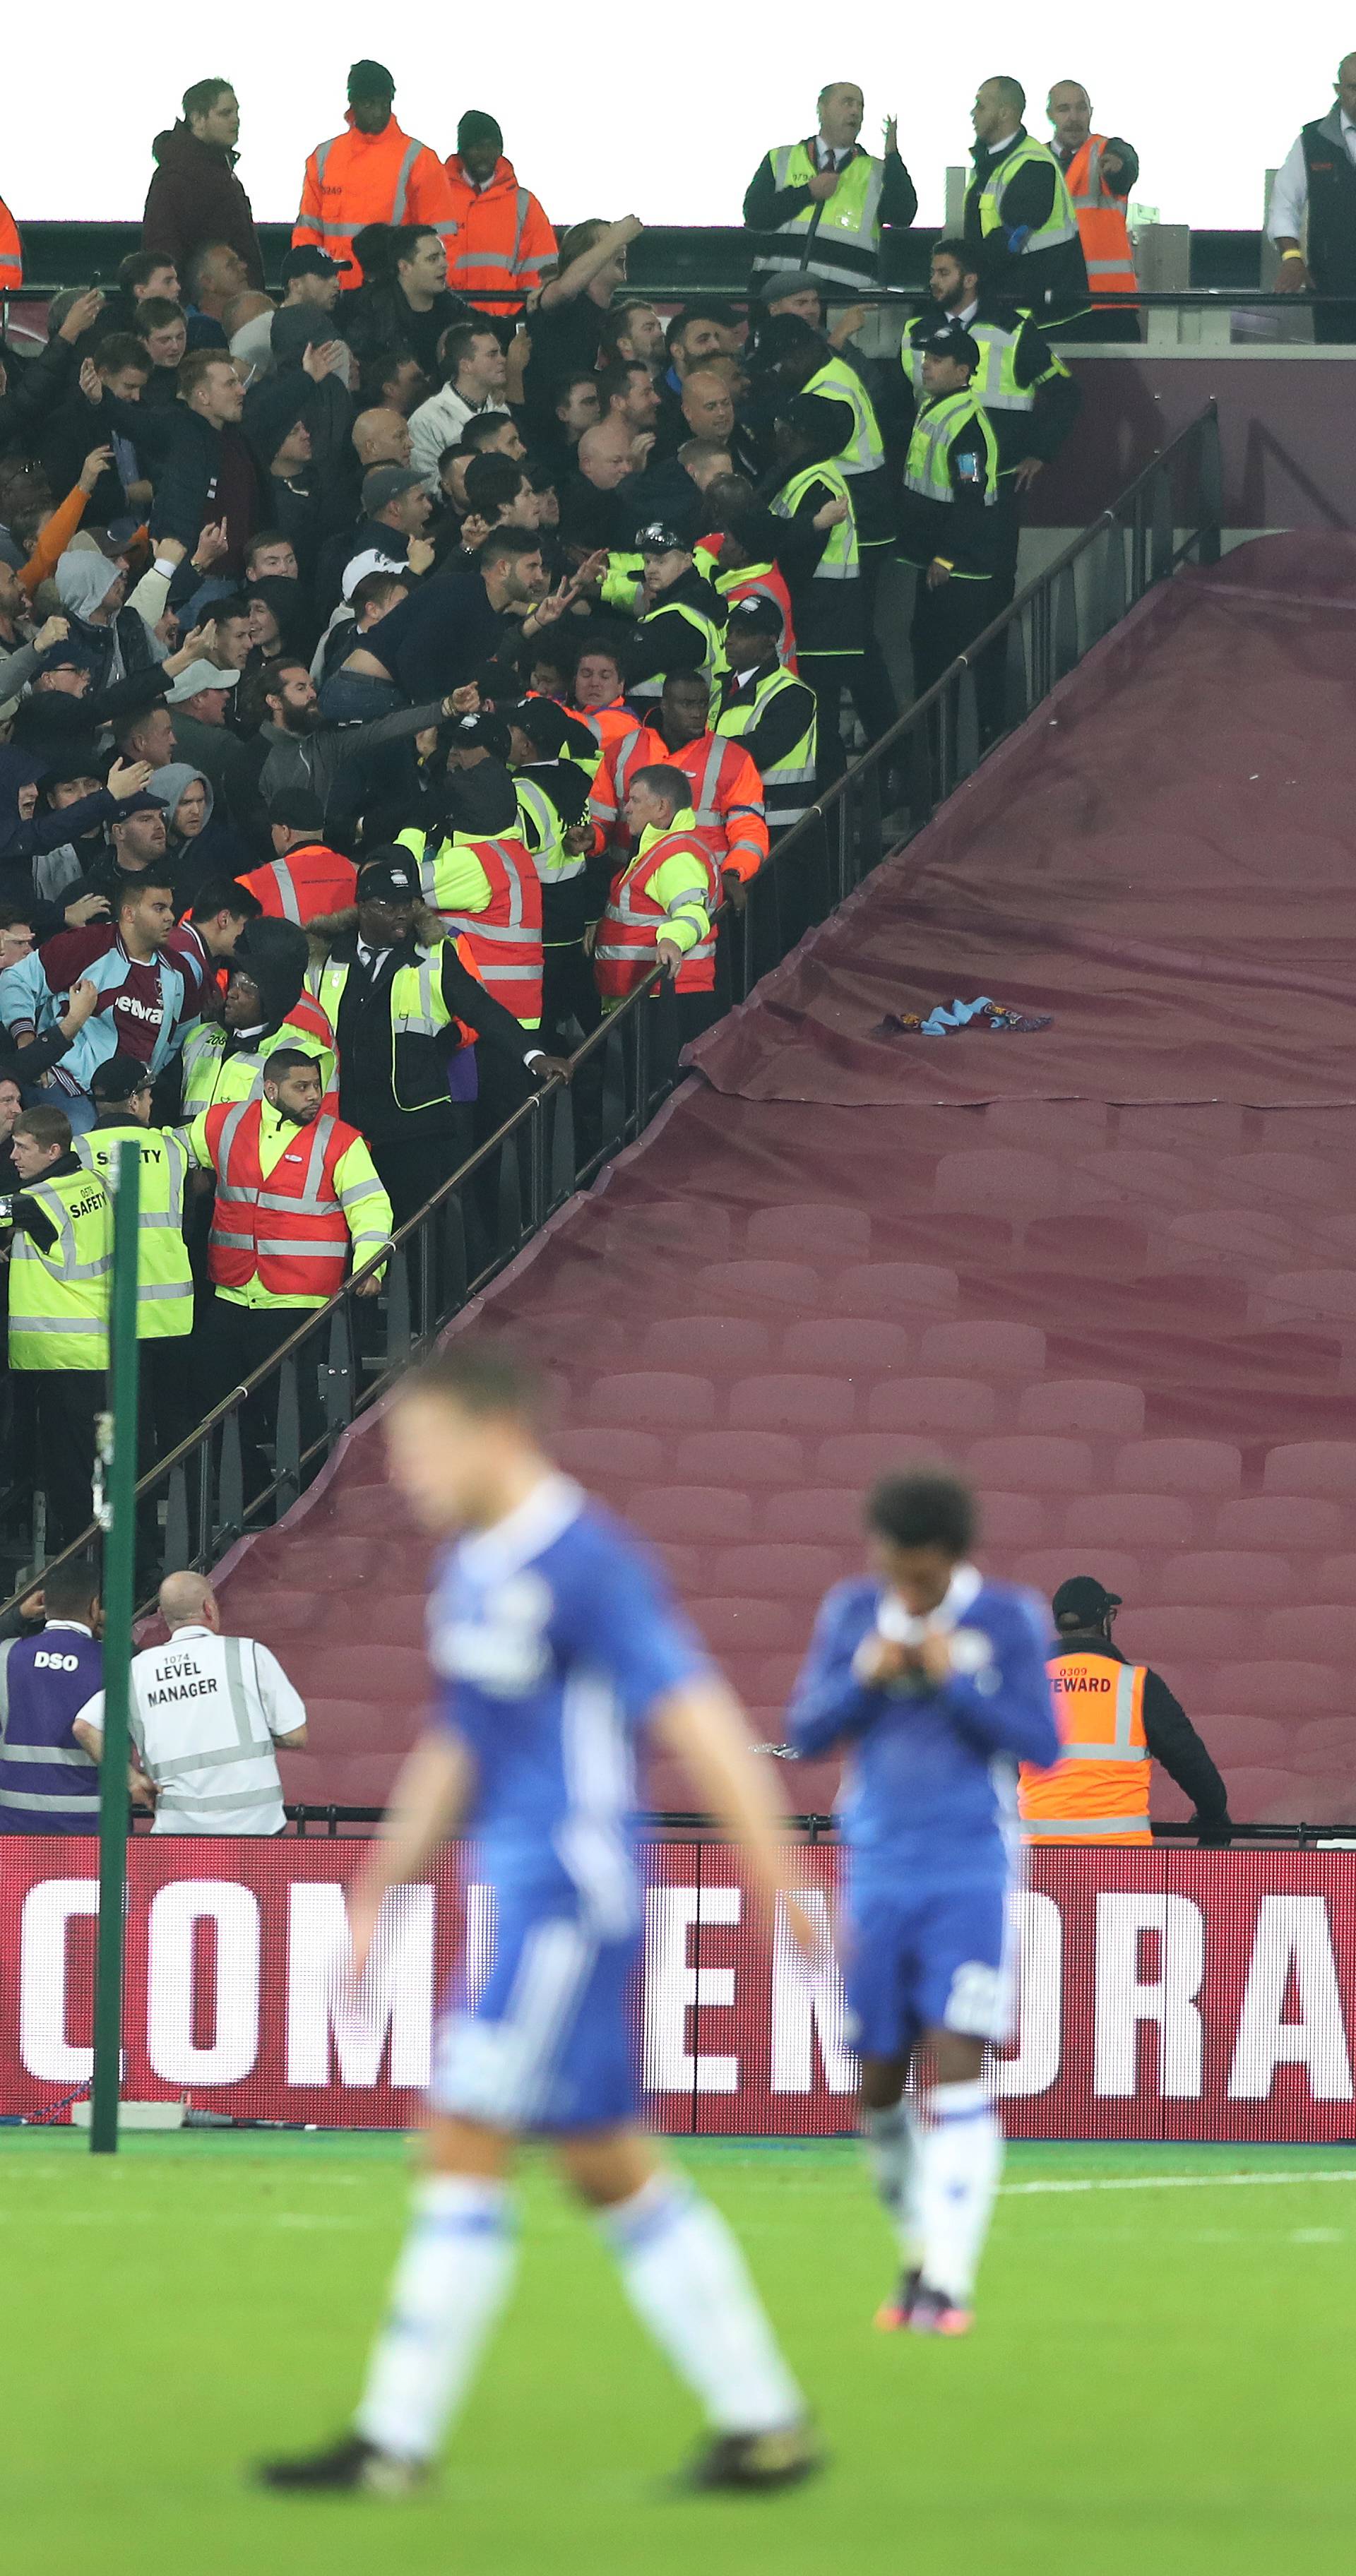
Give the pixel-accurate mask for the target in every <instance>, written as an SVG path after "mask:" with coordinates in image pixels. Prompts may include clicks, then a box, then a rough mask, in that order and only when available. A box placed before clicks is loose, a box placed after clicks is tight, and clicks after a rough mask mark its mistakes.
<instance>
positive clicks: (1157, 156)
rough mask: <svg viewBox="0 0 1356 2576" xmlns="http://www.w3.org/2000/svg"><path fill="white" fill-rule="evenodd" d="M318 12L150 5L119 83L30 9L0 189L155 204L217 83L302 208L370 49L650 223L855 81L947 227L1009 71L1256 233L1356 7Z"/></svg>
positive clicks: (1173, 188)
mask: <svg viewBox="0 0 1356 2576" xmlns="http://www.w3.org/2000/svg"><path fill="white" fill-rule="evenodd" d="M319 15H320V16H321V17H322V18H323V27H321V26H318V24H317V13H315V12H312V11H297V10H287V9H285V8H278V7H277V6H276V5H274V6H271V7H268V8H265V7H264V5H263V0H236V5H233V6H228V7H226V8H223V9H221V10H219V11H212V12H197V11H190V10H186V9H184V8H183V7H182V5H181V0H140V5H139V7H138V9H137V11H136V13H135V36H136V41H135V45H134V48H133V51H134V53H135V57H136V63H137V69H136V70H135V72H132V71H126V72H124V73H119V72H117V71H116V70H114V71H113V72H110V71H109V69H108V61H109V57H108V51H107V47H106V46H105V45H103V44H100V43H96V44H95V45H94V46H93V47H92V48H89V49H85V48H83V47H82V46H81V44H80V43H79V40H78V34H77V31H76V29H75V28H74V26H72V28H71V34H72V37H73V39H74V40H75V41H73V42H72V46H71V50H70V54H69V56H68V57H67V58H65V59H63V63H62V68H61V78H60V82H59V89H58V92H54V91H53V89H52V50H51V48H52V21H51V20H50V19H48V18H47V17H46V15H45V12H43V11H41V10H37V9H23V10H21V9H19V8H18V7H17V6H16V7H15V8H14V9H13V11H12V14H10V16H9V19H8V24H7V27H6V34H5V48H4V51H5V89H6V93H7V96H8V98H9V99H10V101H11V102H12V103H15V104H17V103H18V102H22V101H28V102H34V101H41V100H53V99H55V101H56V104H55V106H54V109H53V111H52V112H51V113H49V112H47V111H46V110H44V112H42V113H41V114H40V113H38V112H37V111H36V109H34V111H33V112H32V113H23V114H17V113H16V114H10V115H7V116H6V117H5V119H4V124H3V130H2V131H0V195H3V197H4V198H5V200H6V202H7V203H8V204H9V206H10V207H11V208H12V209H13V211H14V213H15V214H16V215H17V216H18V217H19V219H20V221H21V222H22V221H23V219H24V218H25V217H29V218H33V217H47V218H60V217H62V216H66V217H85V218H98V217H104V218H109V219H112V218H123V219H127V218H131V217H135V216H138V215H139V214H140V212H141V207H142V202H143V199H144V195H145V190H146V184H147V180H148V178H149V175H150V169H151V161H150V142H151V137H152V135H153V134H154V133H155V132H156V131H157V130H158V129H159V128H160V127H162V126H166V125H170V124H172V123H173V121H174V118H175V116H176V114H177V112H178V110H177V102H178V97H179V93H180V92H181V91H182V90H183V89H184V88H185V87H186V86H187V84H188V83H189V82H190V81H193V80H196V79H199V78H201V77H203V76H204V75H207V74H211V73H215V72H220V73H222V74H223V75H224V77H226V78H227V79H230V80H232V81H233V82H234V84H235V87H236V89H237V91H238V93H239V97H240V102H241V111H242V121H241V157H240V165H239V166H240V176H241V178H242V180H243V181H244V183H245V186H246V187H247V188H248V190H249V192H250V195H251V197H252V199H253V202H254V210H255V214H256V216H257V217H259V218H260V219H261V220H287V219H289V218H290V217H291V216H292V215H293V214H295V211H296V205H297V198H298V194H299V190H300V185H301V173H302V167H303V164H304V161H305V157H306V154H307V152H308V151H309V150H310V148H311V146H312V145H313V144H315V143H316V142H318V141H320V140H321V138H322V137H323V136H325V135H327V134H333V133H335V132H336V131H337V130H338V128H339V126H340V123H341V121H342V116H343V108H344V79H345V74H346V71H347V67H348V64H349V62H350V61H351V60H352V59H353V58H354V57H355V56H357V55H360V54H370V53H376V54H377V55H379V56H380V58H381V60H383V61H384V62H385V63H386V64H387V65H388V67H389V68H390V70H391V72H392V73H393V74H394V76H395V80H396V83H397V93H398V94H397V99H396V114H397V116H398V117H399V119H400V122H401V123H402V125H404V126H405V127H406V129H407V130H408V131H409V132H411V133H414V134H417V135H418V136H419V137H420V138H421V139H422V140H423V141H424V142H426V143H429V144H431V145H432V146H433V147H434V149H435V150H436V151H438V152H439V153H440V154H446V153H448V152H450V151H451V150H452V148H453V146H454V143H455V140H456V123H457V117H458V115H459V114H460V113H461V111H462V109H463V108H465V107H485V108H488V109H489V110H490V111H491V112H492V113H493V114H494V115H496V116H497V117H498V119H499V122H500V124H501V125H502V126H503V128H504V133H505V137H506V148H507V150H508V154H509V157H510V159H511V160H512V161H514V162H515V164H516V166H517V169H518V174H519V177H520V178H521V179H522V180H524V181H525V182H526V184H527V185H528V186H529V187H531V188H533V189H535V191H536V193H537V195H538V196H540V197H541V198H542V200H543V202H544V204H545V206H546V208H547V212H548V213H549V214H551V215H552V216H553V217H554V218H556V219H557V220H563V221H566V222H569V221H572V220H574V219H575V218H577V217H580V216H583V215H593V214H601V215H607V216H615V215H621V214H625V213H628V212H635V213H636V214H639V215H641V216H642V217H645V218H648V219H649V220H650V221H652V222H654V223H697V222H703V223H724V224H728V223H738V221H739V219H740V202H741V199H742V196H743V192H744V188H745V186H746V184H747V182H748V180H749V179H750V178H751V176H752V174H753V171H754V169H755V168H756V166H757V164H758V161H759V160H760V158H761V156H762V154H763V153H764V152H765V151H766V150H767V148H768V146H769V145H770V144H773V143H784V142H791V141H793V140H795V138H796V137H797V136H799V135H802V134H805V133H807V132H808V131H809V130H810V128H811V126H812V125H813V122H814V96H815V93H816V92H817V90H818V88H819V87H820V85H821V82H822V80H824V79H856V80H861V81H862V82H863V85H864V87H865V90H866V98H867V123H866V127H865V128H864V139H866V140H868V141H869V140H871V139H873V138H874V137H875V135H877V134H878V133H879V130H880V121H881V118H882V117H883V116H884V115H885V114H886V112H887V111H888V110H889V109H891V108H893V109H895V110H896V111H897V113H898V116H899V139H900V150H901V151H902V153H903V155H904V159H905V161H906V162H907V164H908V166H909V168H910V170H911V171H912V173H913V177H914V182H915V185H916V187H917V189H918V194H919V200H920V219H921V220H922V221H923V222H928V223H931V222H936V223H940V221H941V217H942V211H943V186H944V181H943V172H944V170H945V167H946V165H947V164H948V163H949V162H960V161H963V160H964V158H965V154H966V150H967V147H968V144H969V141H970V125H969V118H968V108H969V105H970V101H971V99H972V98H973V95H974V89H975V84H976V81H977V80H978V79H980V78H983V77H984V76H985V75H986V74H988V73H991V72H999V71H1007V72H1012V73H1013V74H1015V76H1016V77H1017V78H1018V79H1019V80H1021V81H1022V82H1023V84H1024V86H1025V88H1026V91H1027V95H1028V98H1029V100H1030V101H1031V102H1032V104H1031V109H1030V111H1029V116H1028V121H1029V123H1030V124H1031V127H1032V130H1033V132H1035V133H1037V134H1040V135H1042V136H1044V134H1045V133H1046V132H1047V130H1048V129H1047V126H1046V122H1045V119H1044V116H1043V114H1042V113H1041V111H1042V110H1043V108H1044V102H1045V97H1046V93H1047V91H1048V88H1049V86H1050V83H1051V82H1052V81H1053V80H1057V79H1061V78H1070V79H1076V80H1081V81H1082V82H1083V83H1084V85H1085V87H1086V88H1087V89H1089V90H1090V92H1091V94H1092V98H1093V107H1094V121H1095V123H1096V125H1097V128H1098V130H1099V131H1101V132H1103V133H1121V134H1124V135H1125V136H1126V137H1127V138H1128V139H1129V141H1130V142H1132V143H1133V144H1134V145H1135V146H1136V148H1137V149H1138V151H1139V154H1140V159H1141V164H1142V172H1141V177H1140V182H1139V187H1138V190H1137V192H1136V193H1137V195H1138V197H1139V199H1140V200H1141V201H1142V202H1143V203H1145V204H1147V205H1152V206H1156V207H1157V208H1158V209H1159V211H1160V213H1161V215H1162V217H1163V220H1164V221H1165V222H1169V223H1191V224H1197V225H1203V226H1204V225H1209V226H1214V225H1224V226H1255V225H1257V224H1259V223H1260V221H1261V213H1262V193H1263V173H1264V171H1265V170H1266V169H1267V167H1268V166H1272V165H1274V164H1276V163H1277V162H1279V161H1280V160H1281V159H1282V158H1283V157H1284V154H1285V152H1286V150H1287V149H1288V147H1289V145H1290V143H1291V142H1292V141H1293V140H1294V137H1295V135H1296V133H1297V132H1298V130H1299V127H1300V126H1301V124H1303V123H1304V122H1305V120H1306V119H1308V118H1309V117H1313V116H1320V115H1322V114H1323V113H1324V112H1325V110H1326V108H1327V107H1328V106H1329V105H1330V104H1331V101H1332V80H1333V75H1334V71H1335V68H1336V63H1337V58H1338V56H1339V54H1340V53H1341V52H1342V51H1343V49H1344V47H1345V46H1351V45H1353V44H1356V7H1353V8H1350V9H1346V8H1343V9H1339V8H1338V7H1336V6H1335V5H1333V0H1315V5H1312V6H1310V7H1309V8H1307V9H1306V10H1304V11H1303V12H1301V13H1300V15H1299V16H1298V17H1297V19H1296V22H1295V25H1294V28H1293V29H1292V34H1293V36H1294V39H1295V41H1294V42H1293V43H1292V42H1291V41H1290V39H1289V38H1288V37H1282V36H1281V35H1280V33H1279V26H1280V22H1279V21H1277V19H1276V17H1275V13H1274V11H1270V10H1268V11H1266V12H1265V13H1264V12H1263V10H1262V8H1261V7H1260V6H1259V5H1258V0H1243V5H1242V6H1241V7H1240V8H1238V9H1236V10H1234V11H1233V12H1232V13H1231V14H1230V16H1229V19H1228V21H1227V26H1226V25H1225V24H1224V23H1223V22H1222V20H1221V17H1220V15H1219V13H1218V11H1217V9H1214V8H1211V7H1209V6H1207V5H1206V0H1186V5H1185V7H1183V6H1182V5H1180V0H1140V5H1139V7H1137V8H1135V9H1133V10H1132V11H1131V12H1130V13H1129V14H1128V15H1127V16H1121V15H1120V14H1119V13H1117V12H1114V11H1110V12H1103V13H1102V15H1101V20H1100V23H1098V21H1097V13H1095V12H1094V13H1090V12H1089V11H1088V9H1087V7H1086V0H1079V5H1078V6H1074V5H1073V0H1046V5H1045V6H1044V7H1043V8H1042V9H1041V10H1040V11H1039V12H1031V13H1027V12H1023V11H1014V10H1013V9H1012V8H1011V6H1010V5H1008V0H1003V5H1001V6H1000V5H999V0H970V5H969V7H968V8H967V9H965V10H963V11H962V12H961V13H960V15H959V17H958V16H957V14H956V13H955V12H954V11H943V12H941V13H940V14H939V15H937V16H936V19H935V29H936V32H935V33H934V34H932V35H929V34H927V33H926V32H925V29H924V24H923V22H924V20H925V17H926V13H925V12H923V11H921V10H918V11H909V12H906V13H901V12H900V11H899V10H898V9H896V8H894V7H891V8H888V9H887V8H886V7H885V6H883V5H882V0H860V5H859V7H858V9H857V11H856V12H855V13H854V16H853V19H852V21H851V38H850V41H849V43H848V44H846V45H845V46H844V47H843V48H841V49H839V48H837V47H836V46H835V47H832V48H826V46H825V45H824V43H823V40H822V29H823V18H822V12H821V11H820V10H819V9H818V8H815V9H814V10H813V11H812V10H811V8H810V7H809V6H808V5H807V0H790V5H789V6H784V7H780V8H773V9H765V8H755V9H749V10H741V9H736V8H734V7H730V8H728V9H727V10H726V11H725V13H724V15H723V18H722V20H721V22H720V23H719V26H717V25H716V24H715V22H713V21H712V19H711V18H710V16H709V14H707V15H703V14H702V13H701V12H698V13H696V14H695V15H694V14H693V13H692V12H690V11H689V12H687V13H683V12H681V11H680V12H678V13H676V14H675V13H673V12H672V11H669V12H665V11H664V10H663V9H662V8H661V9H660V10H658V12H656V10H655V8H654V6H653V0H643V5H641V6H640V7H639V8H638V9H635V8H633V9H629V10H622V11H620V12H618V11H616V10H613V11H607V12H602V13H597V12H594V13H590V12H589V11H588V10H587V9H584V10H582V11H572V10H570V9H568V8H565V9H562V8H561V6H560V5H559V0H550V5H547V0H515V5H511V6H510V7H508V8H507V9H504V10H500V9H495V8H493V7H486V8H483V9H468V10H465V11H457V12H456V13H455V14H454V13H453V12H452V11H451V10H450V9H449V10H447V11H446V12H441V11H440V12H437V13H435V12H434V11H432V10H430V11H428V12H427V13H426V14H425V13H422V12H421V13H420V18H421V19H422V23H418V22H417V21H416V17H415V13H414V12H413V11H409V10H402V11H399V12H395V11H393V12H392V17H391V22H390V25H389V29H388V30H387V31H386V32H385V33H383V32H382V23H383V22H382V13H375V14H374V12H373V10H372V8H371V6H370V0H326V7H325V9H324V11H323V13H319ZM647 28H648V30H649V34H648V35H647ZM609 29H610V30H611V33H612V35H613V36H614V37H615V50H614V52H613V55H612V58H611V61H609V58H608V55H607V52H606V50H605V45H606V36H607V31H608V30H609ZM663 31H666V32H663ZM684 49H685V53H684ZM647 67H648V68H647ZM722 97H723V98H724V99H727V100H728V101H730V102H731V105H730V106H729V107H723V106H722Z"/></svg>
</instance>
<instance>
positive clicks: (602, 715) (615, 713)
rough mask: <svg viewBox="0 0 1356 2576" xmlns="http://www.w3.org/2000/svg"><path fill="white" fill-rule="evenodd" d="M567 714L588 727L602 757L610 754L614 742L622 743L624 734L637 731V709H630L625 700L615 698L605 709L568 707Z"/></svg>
mask: <svg viewBox="0 0 1356 2576" xmlns="http://www.w3.org/2000/svg"><path fill="white" fill-rule="evenodd" d="M565 713H566V714H567V715H568V716H577V717H578V719H579V722H580V723H581V724H586V725H587V726H588V729H589V732H590V733H591V734H592V736H593V739H594V741H595V742H596V743H597V745H598V750H599V753H600V755H601V754H603V753H606V752H609V751H610V750H611V748H612V745H613V743H614V742H620V741H621V738H622V736H623V734H628V733H634V732H635V729H636V712H635V709H634V707H628V705H627V703H626V700H625V698H613V700H612V701H611V704H610V705H608V706H605V707H567V708H566V710H565Z"/></svg>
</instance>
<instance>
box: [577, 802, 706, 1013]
mask: <svg viewBox="0 0 1356 2576" xmlns="http://www.w3.org/2000/svg"><path fill="white" fill-rule="evenodd" d="M675 823H676V825H677V828H676V829H674V830H670V831H667V832H664V831H658V830H656V829H655V828H654V827H653V826H650V827H649V828H648V829H647V830H646V831H645V832H644V833H643V834H642V835H641V846H640V851H639V854H638V856H637V857H636V858H634V859H629V860H628V861H627V863H626V865H625V867H623V868H619V869H618V872H617V874H616V876H615V877H614V878H613V880H612V885H611V888H610V890H609V893H608V898H607V908H606V910H605V911H604V914H603V917H602V920H601V921H600V922H599V924H598V936H597V941H596V943H595V946H594V951H593V961H594V974H595V978H596V980H597V985H598V990H599V993H600V994H601V995H602V998H603V1001H604V1002H605V1003H606V1004H608V1005H610V1006H615V1005H616V1003H618V1002H624V1001H625V999H626V996H627V994H628V993H634V991H635V989H636V987H637V985H638V984H643V983H644V981H645V978H646V976H647V975H651V974H653V972H654V969H655V965H656V963H657V956H656V951H657V948H658V944H659V940H660V938H661V936H662V935H663V934H664V933H665V932H666V931H671V930H675V929H681V930H682V931H683V933H684V934H685V935H686V936H687V937H688V938H689V940H690V941H691V944H690V945H689V946H688V947H687V949H686V951H685V953H684V956H683V960H682V963H681V965H680V966H679V968H678V971H677V973H676V975H675V977H674V989H675V991H676V992H679V993H709V992H711V991H713V990H714V987H715V981H716V934H715V929H714V927H713V921H714V915H715V912H716V908H717V906H718V904H719V902H720V879H719V877H718V875H717V873H716V864H715V861H714V859H713V857H712V855H711V849H710V835H709V834H708V833H705V832H698V831H694V830H692V829H690V828H688V827H685V826H684V824H683V822H682V818H681V817H675ZM647 844H648V846H647ZM656 879H660V880H662V882H661V883H660V884H659V886H658V887H657V889H656V891H655V892H654V893H651V891H650V889H651V886H652V885H654V884H655V880H656ZM694 933H695V936H694V935H693V934H694Z"/></svg>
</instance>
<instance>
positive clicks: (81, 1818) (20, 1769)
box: [0, 1556, 104, 1834]
mask: <svg viewBox="0 0 1356 2576" xmlns="http://www.w3.org/2000/svg"><path fill="white" fill-rule="evenodd" d="M43 1599H44V1603H45V1609H46V1617H45V1620H44V1623H43V1625H42V1627H41V1628H40V1629H39V1631H38V1633H37V1635H36V1636H27V1637H7V1638H5V1639H4V1640H3V1641H2V1642H0V1834H94V1833H97V1832H98V1830H99V1771H98V1766H97V1764H96V1763H93V1762H91V1761H90V1760H89V1758H88V1756H87V1754H86V1753H85V1752H84V1751H82V1749H81V1746H80V1744H79V1742H78V1740H77V1738H76V1737H75V1736H74V1735H73V1734H72V1732H71V1729H72V1724H73V1721H74V1719H75V1718H76V1716H77V1715H78V1713H79V1711H80V1710H81V1709H82V1708H83V1706H84V1704H85V1702H86V1700H87V1699H88V1698H89V1696H90V1693H91V1691H96V1690H98V1688H99V1686H100V1684H101V1682H102V1680H103V1672H104V1659H103V1648H102V1646H101V1645H100V1644H99V1637H100V1633H101V1631H102V1627H103V1614H102V1611H101V1609H100V1606H99V1578H98V1575H97V1574H96V1572H95V1569H94V1562H93V1559H92V1558H91V1557H88V1556H79V1557H73V1558H72V1559H71V1560H70V1562H69V1563H68V1564H66V1565H54V1566H53V1567H52V1569H51V1572H50V1573H49V1574H48V1575H47V1577H46V1579H45V1581H44V1584H43Z"/></svg>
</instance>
